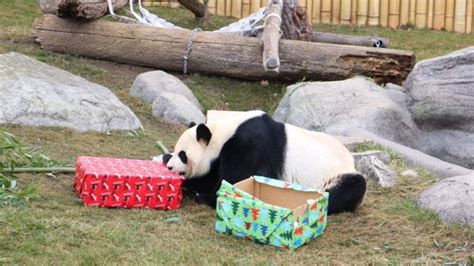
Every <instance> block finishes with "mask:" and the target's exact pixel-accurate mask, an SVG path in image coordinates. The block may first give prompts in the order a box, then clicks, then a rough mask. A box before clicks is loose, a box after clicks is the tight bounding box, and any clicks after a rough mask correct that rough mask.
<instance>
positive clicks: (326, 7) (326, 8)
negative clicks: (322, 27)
mask: <svg viewBox="0 0 474 266" xmlns="http://www.w3.org/2000/svg"><path fill="white" fill-rule="evenodd" d="M331 6H332V1H331V0H322V2H321V23H325V24H330V23H331Z"/></svg>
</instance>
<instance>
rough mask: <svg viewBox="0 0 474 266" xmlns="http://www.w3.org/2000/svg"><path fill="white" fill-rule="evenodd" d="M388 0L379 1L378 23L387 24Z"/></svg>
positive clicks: (385, 25)
mask: <svg viewBox="0 0 474 266" xmlns="http://www.w3.org/2000/svg"><path fill="white" fill-rule="evenodd" d="M388 7H389V2H388V0H381V1H380V25H382V26H384V27H387V26H388Z"/></svg>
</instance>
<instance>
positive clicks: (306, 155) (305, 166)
mask: <svg viewBox="0 0 474 266" xmlns="http://www.w3.org/2000/svg"><path fill="white" fill-rule="evenodd" d="M285 129H286V134H287V151H286V162H285V167H284V172H283V176H282V177H281V178H282V179H283V180H286V181H289V182H292V183H297V184H300V185H303V186H306V187H310V188H314V189H326V188H327V187H328V186H330V185H331V182H330V181H331V180H332V179H334V177H337V176H338V175H339V174H341V173H353V172H356V170H355V168H354V158H353V157H352V154H351V153H350V152H349V151H348V150H347V148H346V147H344V145H342V144H341V143H340V142H339V141H338V140H337V139H335V138H334V137H332V136H330V135H328V134H325V133H320V132H312V131H309V130H305V129H302V128H299V127H295V126H292V125H289V124H285Z"/></svg>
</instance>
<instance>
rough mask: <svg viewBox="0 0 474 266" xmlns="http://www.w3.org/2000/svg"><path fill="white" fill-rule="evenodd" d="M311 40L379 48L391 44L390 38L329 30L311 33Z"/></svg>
mask: <svg viewBox="0 0 474 266" xmlns="http://www.w3.org/2000/svg"><path fill="white" fill-rule="evenodd" d="M311 41H312V42H323V43H334V44H348V45H357V46H369V47H379V48H388V47H389V46H390V39H388V38H381V37H376V36H353V35H344V34H335V33H328V32H313V34H312V35H311Z"/></svg>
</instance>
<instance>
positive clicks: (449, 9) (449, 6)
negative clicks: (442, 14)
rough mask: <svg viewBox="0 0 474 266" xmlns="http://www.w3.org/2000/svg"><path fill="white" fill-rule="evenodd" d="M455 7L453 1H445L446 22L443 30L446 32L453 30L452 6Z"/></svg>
mask: <svg viewBox="0 0 474 266" xmlns="http://www.w3.org/2000/svg"><path fill="white" fill-rule="evenodd" d="M455 5H456V2H455V0H447V2H446V22H445V28H446V30H447V31H453V30H454V6H455Z"/></svg>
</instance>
